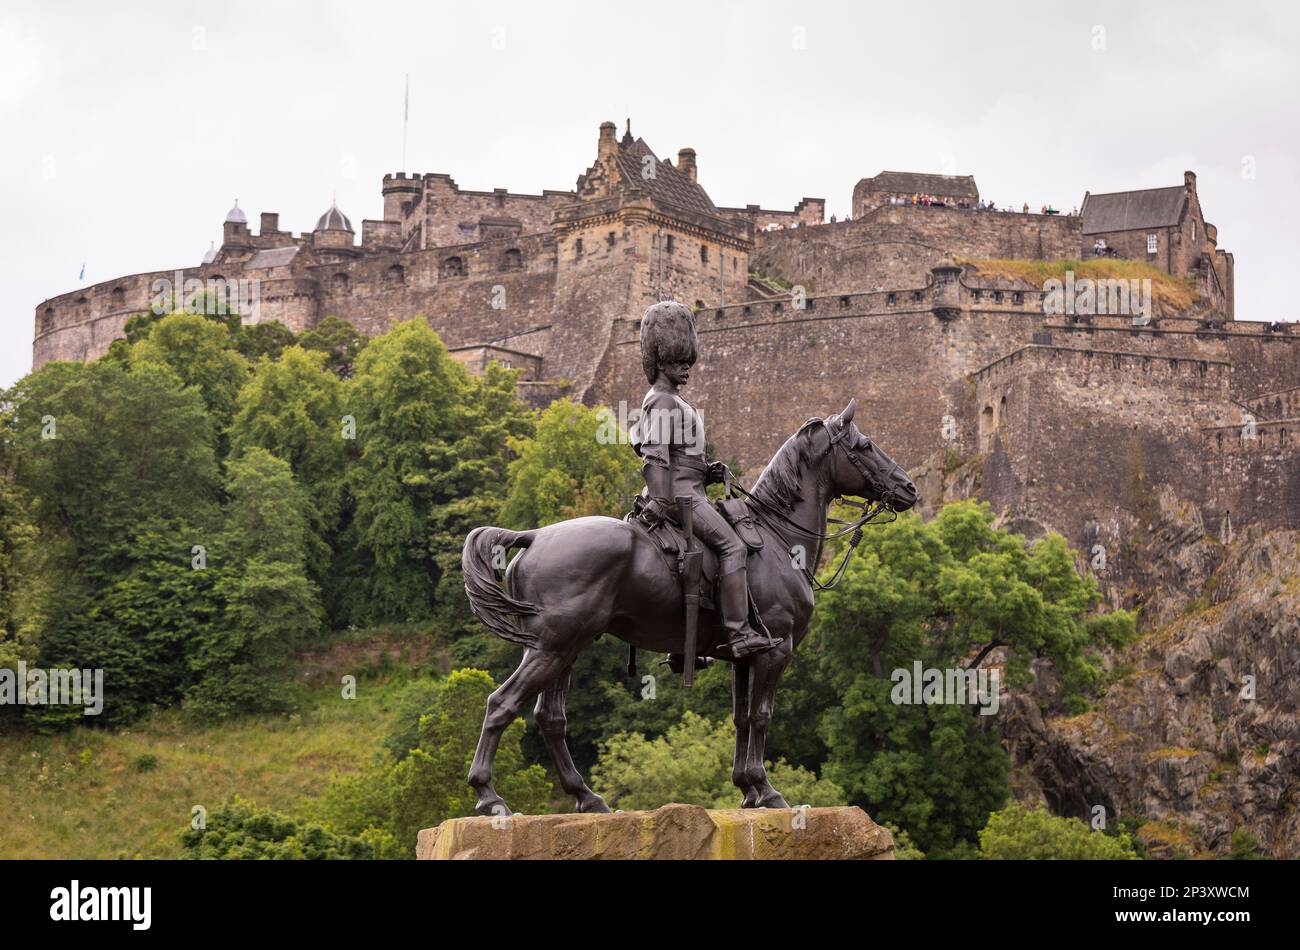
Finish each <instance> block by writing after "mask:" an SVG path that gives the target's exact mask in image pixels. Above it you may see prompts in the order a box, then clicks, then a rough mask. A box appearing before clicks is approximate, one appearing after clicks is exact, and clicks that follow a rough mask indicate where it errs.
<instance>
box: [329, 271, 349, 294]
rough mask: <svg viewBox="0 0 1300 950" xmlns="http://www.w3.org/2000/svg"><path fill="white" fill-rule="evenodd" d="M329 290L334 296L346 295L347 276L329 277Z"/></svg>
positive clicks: (336, 275)
mask: <svg viewBox="0 0 1300 950" xmlns="http://www.w3.org/2000/svg"><path fill="white" fill-rule="evenodd" d="M330 290H331V291H333V292H334V293H336V294H346V293H347V292H348V275H347V274H335V275H334V276H333V277H331V278H330Z"/></svg>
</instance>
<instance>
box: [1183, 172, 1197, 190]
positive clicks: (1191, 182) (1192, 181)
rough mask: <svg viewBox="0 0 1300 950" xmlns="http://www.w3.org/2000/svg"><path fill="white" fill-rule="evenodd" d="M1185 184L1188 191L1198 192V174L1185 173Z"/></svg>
mask: <svg viewBox="0 0 1300 950" xmlns="http://www.w3.org/2000/svg"><path fill="white" fill-rule="evenodd" d="M1183 184H1184V185H1186V186H1187V190H1188V191H1195V190H1196V172H1183Z"/></svg>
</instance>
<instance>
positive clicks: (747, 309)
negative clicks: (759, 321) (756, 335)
mask: <svg viewBox="0 0 1300 950" xmlns="http://www.w3.org/2000/svg"><path fill="white" fill-rule="evenodd" d="M753 312H754V308H753V307H751V306H750V305H749V304H745V310H744V314H745V316H749V315H750V314H751V313H753Z"/></svg>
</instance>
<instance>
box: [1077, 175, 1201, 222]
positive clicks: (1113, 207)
mask: <svg viewBox="0 0 1300 950" xmlns="http://www.w3.org/2000/svg"><path fill="white" fill-rule="evenodd" d="M1186 202H1187V189H1186V187H1184V186H1183V185H1175V186H1174V187H1172V188H1147V189H1145V190H1143V191H1115V192H1111V193H1110V194H1108V195H1088V196H1087V197H1086V198H1084V199H1083V208H1082V212H1081V213H1082V214H1083V233H1084V234H1100V233H1103V232H1106V231H1140V230H1143V229H1145V228H1166V227H1170V226H1171V225H1175V224H1177V223H1178V219H1179V218H1181V217H1182V214H1183V205H1184V204H1185V203H1186Z"/></svg>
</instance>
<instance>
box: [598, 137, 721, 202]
mask: <svg viewBox="0 0 1300 950" xmlns="http://www.w3.org/2000/svg"><path fill="white" fill-rule="evenodd" d="M647 155H649V156H650V158H651V159H652V160H653V161H654V163H655V175H654V177H653V178H643V177H642V175H641V169H642V168H643V167H645V166H644V165H643V160H644V157H645V156H647ZM618 164H619V169H620V171H621V172H622V175H623V180H624V181H625V182H627V183H629V184H635V185H639V186H640V187H641V188H643V189H645V190H646V191H648V192H649V193H650V197H651V198H653V199H654V200H655V201H658V202H662V203H663V204H666V205H671V206H673V207H676V208H683V209H685V210H687V211H698V212H701V213H703V214H711V215H716V214H717V213H718V209H717V207H716V206H715V205H714V204H713V201H712V200H711V199H710V198H709V196H708V194H707V193H706V192H705V190H704V189H703V188H701V187H700V185H699V183H698V182H694V181H691V180H690V179H689V178H688V177H686V174H685V173H684V172H681V171H678V170H677V169H676V168H675V167H674V166H672V165H670V164H668V163H667V162H662V161H660V160H659V158H658V156H656V155H655V153H654V152H652V151H651V150H650V146H649V145H647V144H646V143H645V140H644V139H640V138H638V139H637V140H636V141H631V140H630V139H629V138H628V137H627V136H624V137H623V139H622V141H620V142H619V145H618Z"/></svg>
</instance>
